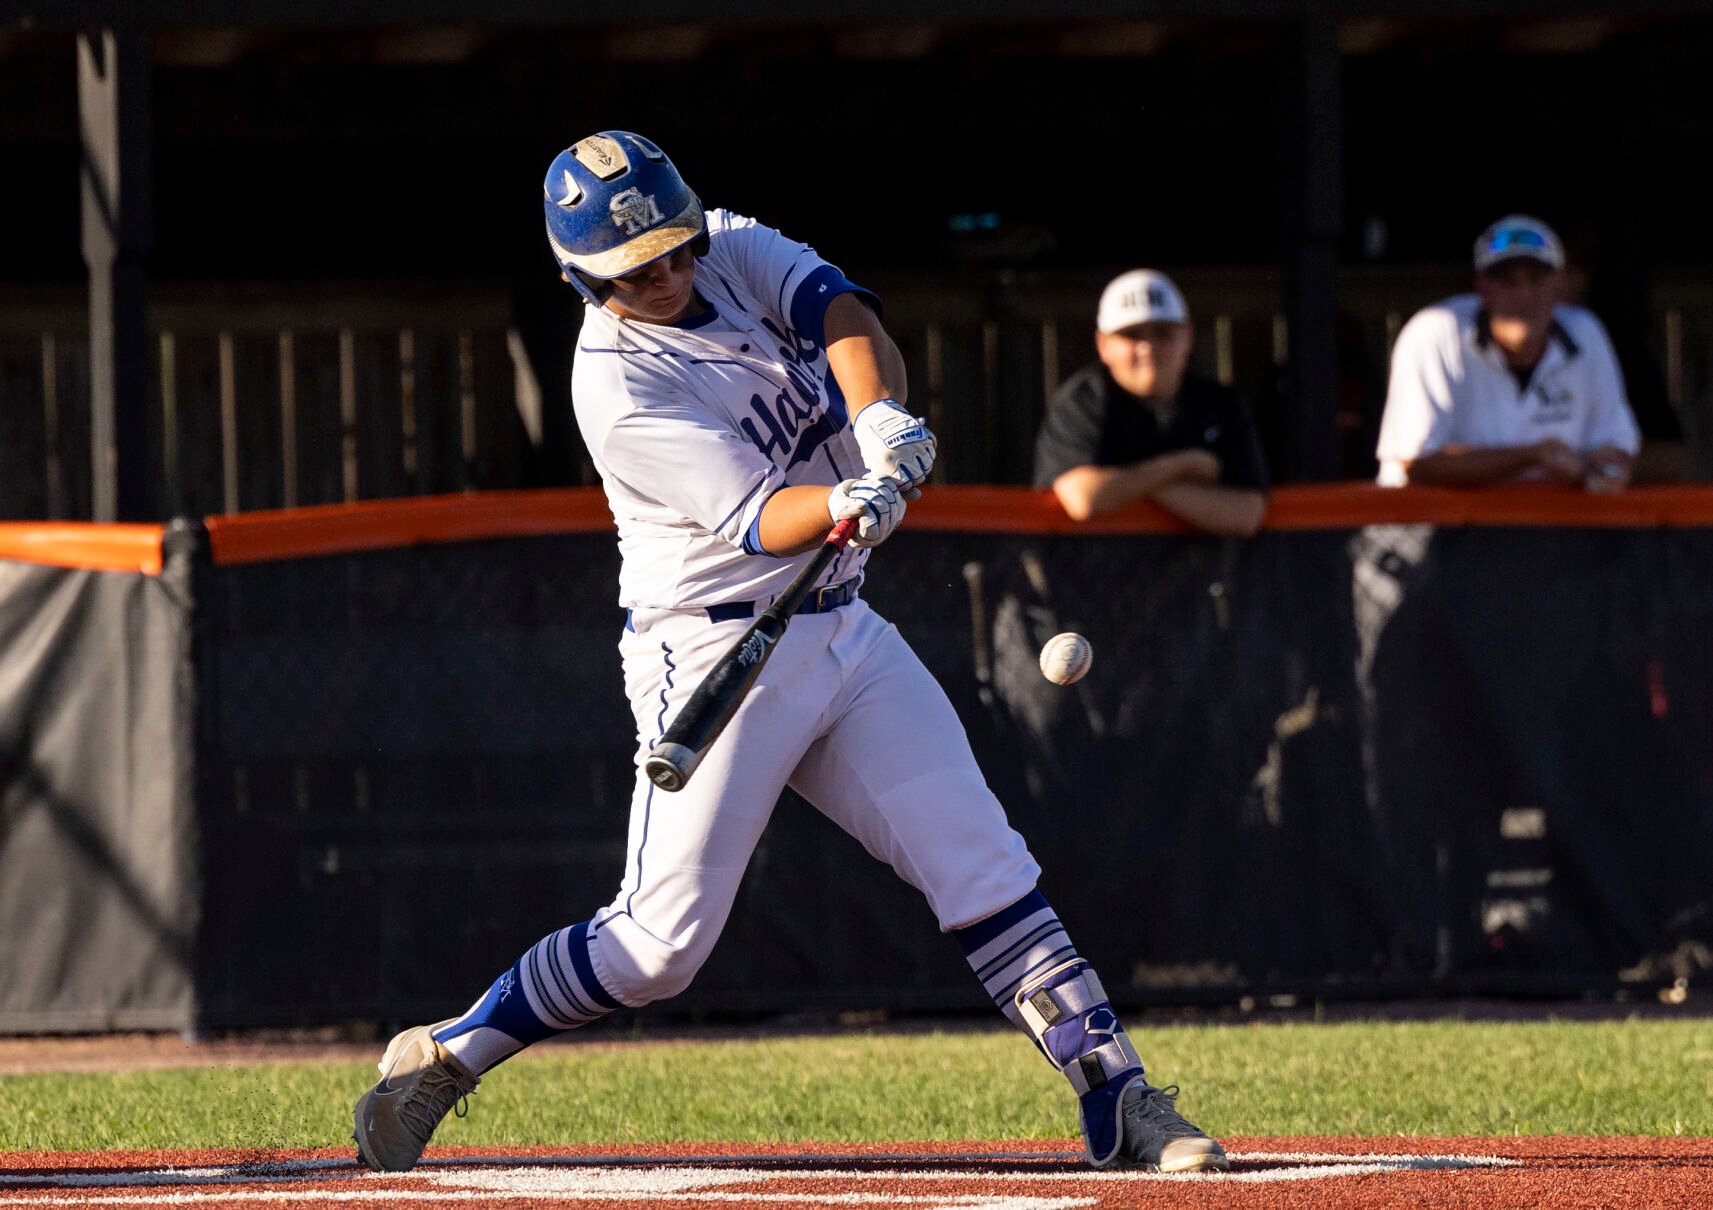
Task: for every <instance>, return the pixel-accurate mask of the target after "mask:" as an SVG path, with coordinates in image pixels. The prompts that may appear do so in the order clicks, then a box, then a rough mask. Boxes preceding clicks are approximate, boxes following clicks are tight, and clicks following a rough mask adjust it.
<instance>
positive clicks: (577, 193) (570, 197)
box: [555, 168, 583, 210]
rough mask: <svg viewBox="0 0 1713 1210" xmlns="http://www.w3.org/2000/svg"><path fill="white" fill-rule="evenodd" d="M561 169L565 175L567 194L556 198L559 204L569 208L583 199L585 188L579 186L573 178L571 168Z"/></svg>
mask: <svg viewBox="0 0 1713 1210" xmlns="http://www.w3.org/2000/svg"><path fill="white" fill-rule="evenodd" d="M560 171H561V172H563V173H564V175H565V196H564V197H562V198H557V199H555V200H556V201H557V202H558V203H559V205H561V206H563V207H565V209H567V210H569V209H571V207H573V206H575V205H576V204H577V203H578V202H580V201H582V200H583V190H582V189H581V188H580V187H579V186H578V184H577V182H576V181H574V180H572V179H571V170H570V169H569V168H563V169H561V170H560Z"/></svg>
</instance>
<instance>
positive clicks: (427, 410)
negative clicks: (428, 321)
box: [413, 328, 471, 495]
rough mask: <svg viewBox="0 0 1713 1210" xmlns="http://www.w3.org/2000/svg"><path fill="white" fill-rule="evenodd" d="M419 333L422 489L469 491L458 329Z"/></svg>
mask: <svg viewBox="0 0 1713 1210" xmlns="http://www.w3.org/2000/svg"><path fill="white" fill-rule="evenodd" d="M413 335H414V343H415V348H416V490H417V492H418V493H419V494H424V495H428V494H434V493H439V492H457V491H463V490H464V489H466V488H467V487H469V486H471V483H470V479H469V476H468V475H467V473H466V469H465V466H464V451H463V437H462V433H463V424H462V420H461V416H460V402H459V400H460V393H459V366H458V333H457V332H456V331H455V330H454V331H447V330H446V329H444V328H437V329H422V328H418V329H416V331H415V332H414V334H413Z"/></svg>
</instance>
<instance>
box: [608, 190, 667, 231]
mask: <svg viewBox="0 0 1713 1210" xmlns="http://www.w3.org/2000/svg"><path fill="white" fill-rule="evenodd" d="M607 209H608V210H610V211H611V212H612V216H613V224H614V225H615V226H618V227H621V228H623V229H624V233H625V234H626V235H641V234H642V233H643V232H644V231H647V230H648V229H649V228H650V227H652V226H654V225H655V224H656V223H658V222H660V221H661V218H662V217H663V216H662V215H661V213H660V207H659V206H658V205H656V204H655V201H654V199H653V198H652V197H650V196H648V195H647V194H646V193H644V192H643V191H642V190H640V189H637V188H634V187H633V188H630V189H626V190H625V191H624V192H623V193H619V194H615V195H614V196H613V200H612V201H611V202H610V203H609V204H608V206H607Z"/></svg>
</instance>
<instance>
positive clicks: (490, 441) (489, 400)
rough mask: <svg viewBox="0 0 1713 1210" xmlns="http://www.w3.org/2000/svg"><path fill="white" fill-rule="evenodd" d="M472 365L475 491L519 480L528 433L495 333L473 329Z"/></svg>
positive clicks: (507, 351) (501, 334)
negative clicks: (519, 413)
mask: <svg viewBox="0 0 1713 1210" xmlns="http://www.w3.org/2000/svg"><path fill="white" fill-rule="evenodd" d="M472 336H473V339H472V342H471V344H472V348H471V352H472V354H473V358H474V363H473V369H474V380H473V386H474V392H475V439H476V446H475V454H476V486H477V487H479V488H484V489H485V488H492V487H495V486H497V485H500V484H505V485H508V486H510V485H513V484H516V483H518V482H520V481H521V479H522V476H523V469H524V466H525V463H526V461H527V459H528V456H529V432H528V430H527V429H525V427H524V423H523V417H521V416H519V415H518V410H517V371H516V370H515V369H514V367H513V365H512V354H511V348H510V346H509V345H508V343H507V340H506V333H505V331H504V330H501V329H493V328H488V329H477V330H476V331H475V332H474V333H473V334H472Z"/></svg>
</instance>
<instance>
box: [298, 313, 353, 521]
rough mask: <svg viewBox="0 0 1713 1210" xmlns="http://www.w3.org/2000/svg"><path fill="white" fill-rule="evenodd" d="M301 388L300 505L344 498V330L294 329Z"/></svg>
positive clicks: (299, 409)
mask: <svg viewBox="0 0 1713 1210" xmlns="http://www.w3.org/2000/svg"><path fill="white" fill-rule="evenodd" d="M291 343H292V361H293V366H294V369H293V374H292V377H293V382H294V386H295V389H296V397H297V406H296V426H295V430H296V433H297V489H296V491H297V503H298V504H299V505H300V506H304V507H307V506H309V505H313V504H338V503H340V502H342V501H343V500H344V499H345V472H344V428H343V423H342V421H341V419H340V415H339V333H338V332H336V331H328V330H326V329H315V330H304V331H296V330H294V331H293V333H292V342H291Z"/></svg>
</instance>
